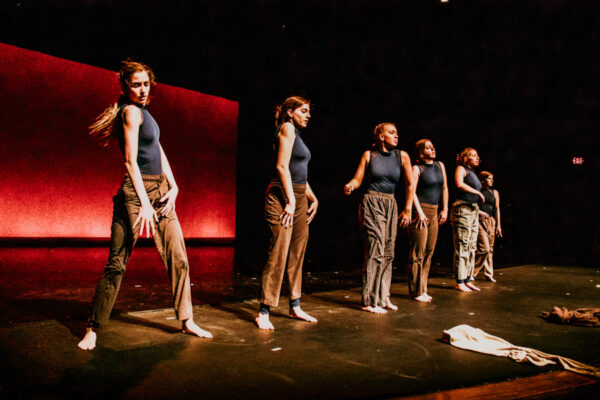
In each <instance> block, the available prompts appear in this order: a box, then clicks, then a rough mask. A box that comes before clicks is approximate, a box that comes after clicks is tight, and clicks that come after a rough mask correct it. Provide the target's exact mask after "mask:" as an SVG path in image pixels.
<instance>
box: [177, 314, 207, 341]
mask: <svg viewBox="0 0 600 400" xmlns="http://www.w3.org/2000/svg"><path fill="white" fill-rule="evenodd" d="M181 330H182V331H183V333H187V334H189V335H194V336H198V337H201V338H206V339H212V337H213V335H212V334H211V333H210V332H209V331H205V330H204V329H202V328H200V327H199V326H198V325H196V323H195V322H194V320H193V319H191V318H190V319H186V320H185V321H183V323H182V324H181Z"/></svg>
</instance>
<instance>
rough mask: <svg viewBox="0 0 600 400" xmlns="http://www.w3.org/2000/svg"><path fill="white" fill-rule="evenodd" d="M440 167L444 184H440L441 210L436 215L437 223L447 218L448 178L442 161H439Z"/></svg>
mask: <svg viewBox="0 0 600 400" xmlns="http://www.w3.org/2000/svg"><path fill="white" fill-rule="evenodd" d="M440 166H441V167H442V176H443V177H444V186H442V210H441V211H440V213H439V216H438V223H439V224H440V225H441V224H443V223H444V222H446V220H447V219H448V197H449V196H448V179H447V177H446V167H445V166H444V163H443V162H441V161H440Z"/></svg>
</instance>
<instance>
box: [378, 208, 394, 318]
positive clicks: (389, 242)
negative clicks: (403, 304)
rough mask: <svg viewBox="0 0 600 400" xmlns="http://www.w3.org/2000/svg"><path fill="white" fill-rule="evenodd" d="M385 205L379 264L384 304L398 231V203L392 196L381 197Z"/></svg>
mask: <svg viewBox="0 0 600 400" xmlns="http://www.w3.org/2000/svg"><path fill="white" fill-rule="evenodd" d="M381 203H382V206H383V207H385V219H386V221H385V249H384V256H383V264H382V266H381V295H380V297H379V298H380V299H381V304H379V305H380V306H382V307H383V306H385V305H386V304H388V303H389V302H390V289H391V287H392V263H393V261H394V248H395V244H396V235H397V233H398V205H397V204H396V200H395V199H394V198H391V199H387V198H386V199H381Z"/></svg>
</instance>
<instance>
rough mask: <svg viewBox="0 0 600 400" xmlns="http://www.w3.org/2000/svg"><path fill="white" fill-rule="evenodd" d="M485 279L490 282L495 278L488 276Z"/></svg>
mask: <svg viewBox="0 0 600 400" xmlns="http://www.w3.org/2000/svg"><path fill="white" fill-rule="evenodd" d="M486 279H487V280H488V281H490V282H496V280H495V279H494V278H493V277H491V276H488V277H487V278H486Z"/></svg>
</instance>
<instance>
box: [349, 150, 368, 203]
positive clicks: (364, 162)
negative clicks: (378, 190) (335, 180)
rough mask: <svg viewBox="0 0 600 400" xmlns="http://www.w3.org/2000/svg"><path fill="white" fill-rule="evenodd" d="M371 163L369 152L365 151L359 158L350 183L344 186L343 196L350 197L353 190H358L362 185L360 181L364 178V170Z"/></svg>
mask: <svg viewBox="0 0 600 400" xmlns="http://www.w3.org/2000/svg"><path fill="white" fill-rule="evenodd" d="M370 161H371V152H370V151H369V150H367V151H365V152H364V153H363V155H362V157H361V158H360V162H359V163H358V168H357V169H356V172H355V173H354V178H352V179H351V180H350V182H348V183H346V186H344V194H345V195H347V196H348V195H350V193H352V192H353V191H354V190H356V189H358V188H359V187H360V185H362V181H363V179H364V177H365V170H366V169H367V166H368V165H369V162H370Z"/></svg>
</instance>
